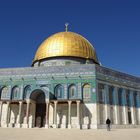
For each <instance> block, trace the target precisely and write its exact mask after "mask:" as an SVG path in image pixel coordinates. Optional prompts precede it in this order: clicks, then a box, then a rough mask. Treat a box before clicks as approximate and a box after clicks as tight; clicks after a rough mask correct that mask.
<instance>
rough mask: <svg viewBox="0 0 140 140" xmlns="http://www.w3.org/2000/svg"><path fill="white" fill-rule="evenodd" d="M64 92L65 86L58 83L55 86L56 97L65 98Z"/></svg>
mask: <svg viewBox="0 0 140 140" xmlns="http://www.w3.org/2000/svg"><path fill="white" fill-rule="evenodd" d="M63 92H64V88H63V86H62V85H57V86H56V87H55V97H56V98H57V99H59V98H63Z"/></svg>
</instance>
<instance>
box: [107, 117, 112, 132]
mask: <svg viewBox="0 0 140 140" xmlns="http://www.w3.org/2000/svg"><path fill="white" fill-rule="evenodd" d="M110 124H111V121H110V119H109V118H107V120H106V125H107V131H110Z"/></svg>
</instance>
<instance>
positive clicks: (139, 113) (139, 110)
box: [136, 92, 140, 125]
mask: <svg viewBox="0 0 140 140" xmlns="http://www.w3.org/2000/svg"><path fill="white" fill-rule="evenodd" d="M139 99H140V92H138V95H137V106H136V108H137V123H138V125H140V100H139Z"/></svg>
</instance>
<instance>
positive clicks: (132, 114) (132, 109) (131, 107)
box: [130, 91, 136, 125]
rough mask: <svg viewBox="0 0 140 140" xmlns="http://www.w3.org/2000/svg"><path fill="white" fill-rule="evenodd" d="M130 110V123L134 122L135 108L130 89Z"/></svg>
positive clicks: (132, 93)
mask: <svg viewBox="0 0 140 140" xmlns="http://www.w3.org/2000/svg"><path fill="white" fill-rule="evenodd" d="M130 97H131V98H130V102H131V104H130V110H131V118H132V124H134V125H135V124H136V110H135V107H134V92H133V91H130Z"/></svg>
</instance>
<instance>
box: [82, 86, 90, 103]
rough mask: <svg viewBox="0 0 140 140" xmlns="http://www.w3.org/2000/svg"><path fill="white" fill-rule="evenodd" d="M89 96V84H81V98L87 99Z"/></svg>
mask: <svg viewBox="0 0 140 140" xmlns="http://www.w3.org/2000/svg"><path fill="white" fill-rule="evenodd" d="M90 96H91V86H90V85H89V84H85V85H84V86H83V99H84V100H86V101H89V100H90Z"/></svg>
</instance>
